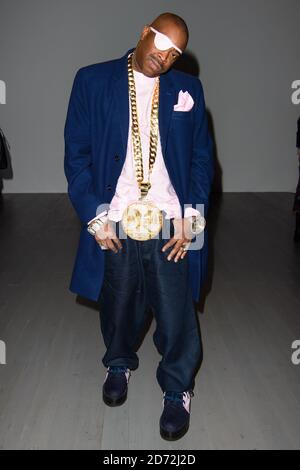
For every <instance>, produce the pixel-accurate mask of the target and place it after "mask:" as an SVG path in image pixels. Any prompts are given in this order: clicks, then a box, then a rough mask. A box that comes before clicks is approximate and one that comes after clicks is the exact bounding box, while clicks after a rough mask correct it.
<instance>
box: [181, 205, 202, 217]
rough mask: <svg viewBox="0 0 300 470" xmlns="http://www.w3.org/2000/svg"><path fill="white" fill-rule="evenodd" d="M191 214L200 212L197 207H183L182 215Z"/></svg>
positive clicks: (189, 215) (188, 215)
mask: <svg viewBox="0 0 300 470" xmlns="http://www.w3.org/2000/svg"><path fill="white" fill-rule="evenodd" d="M192 215H200V216H201V213H200V212H199V211H197V209H194V208H193V207H186V208H185V209H184V217H191V216H192Z"/></svg>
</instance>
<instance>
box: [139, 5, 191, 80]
mask: <svg viewBox="0 0 300 470" xmlns="http://www.w3.org/2000/svg"><path fill="white" fill-rule="evenodd" d="M150 26H152V27H153V28H154V29H156V30H157V31H159V32H160V33H162V34H164V35H166V36H167V37H168V38H169V40H170V41H171V42H172V43H173V44H174V45H175V46H176V47H177V48H179V49H180V50H181V51H184V50H185V48H186V46H187V43H188V40H189V31H188V27H187V25H186V23H185V21H184V20H183V19H182V18H181V17H180V16H178V15H175V14H174V13H169V12H166V13H162V14H160V15H159V16H157V17H156V18H155V19H154V20H153V21H152V23H151V24H147V25H145V26H144V28H143V31H142V33H141V36H140V39H139V42H138V44H137V46H136V48H135V51H134V55H133V68H134V69H135V70H137V71H139V72H142V73H143V74H144V75H147V76H148V77H155V76H158V75H161V74H162V73H165V72H167V71H168V70H169V68H170V67H172V65H173V64H174V62H175V61H176V60H177V59H178V58H179V57H180V55H181V54H180V52H179V51H178V50H177V49H176V48H175V47H173V46H170V47H169V49H167V50H161V49H157V48H156V46H155V44H154V38H155V34H156V33H155V32H153V31H152V30H151V29H150Z"/></svg>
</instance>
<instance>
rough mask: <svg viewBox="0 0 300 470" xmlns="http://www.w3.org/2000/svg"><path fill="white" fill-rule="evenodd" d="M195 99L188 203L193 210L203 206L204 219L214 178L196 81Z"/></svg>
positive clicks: (204, 111)
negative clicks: (199, 205)
mask: <svg viewBox="0 0 300 470" xmlns="http://www.w3.org/2000/svg"><path fill="white" fill-rule="evenodd" d="M196 90H197V91H196V99H195V108H194V130H193V156H192V163H191V168H190V171H191V176H190V191H189V201H187V203H188V204H191V205H192V207H193V208H194V209H197V207H196V205H197V204H204V213H203V211H202V210H201V213H202V215H204V217H205V216H206V215H207V212H208V207H209V195H210V191H211V185H212V181H213V177H214V172H215V168H214V160H213V141H212V138H211V136H210V133H209V130H208V122H207V114H206V107H205V99H204V93H203V87H202V84H201V81H200V80H199V79H197V80H196Z"/></svg>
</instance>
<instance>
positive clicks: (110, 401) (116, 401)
mask: <svg viewBox="0 0 300 470" xmlns="http://www.w3.org/2000/svg"><path fill="white" fill-rule="evenodd" d="M102 398H103V401H104V403H105V404H106V405H107V406H111V407H113V406H120V405H123V403H124V402H125V401H126V399H127V392H126V394H125V395H123V396H122V397H120V398H117V399H113V398H110V397H108V396H107V395H105V394H104V393H103V394H102Z"/></svg>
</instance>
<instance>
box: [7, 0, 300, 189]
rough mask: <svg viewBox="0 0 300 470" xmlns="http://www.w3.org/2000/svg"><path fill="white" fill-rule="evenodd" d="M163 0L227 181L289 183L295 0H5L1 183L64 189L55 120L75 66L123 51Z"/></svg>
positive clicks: (299, 7)
mask: <svg viewBox="0 0 300 470" xmlns="http://www.w3.org/2000/svg"><path fill="white" fill-rule="evenodd" d="M164 11H172V12H174V13H177V14H179V15H181V16H182V17H183V18H184V19H185V20H186V22H187V24H188V26H189V29H190V41H189V44H188V48H187V51H188V52H189V53H190V54H192V55H193V56H194V57H195V58H196V59H197V61H198V63H199V70H200V74H199V76H200V78H201V80H202V82H203V85H204V90H205V96H206V104H207V108H208V110H209V112H210V114H211V117H212V121H213V126H214V136H215V139H216V146H217V151H218V161H219V165H220V167H221V170H222V179H223V190H224V191H294V190H295V185H296V179H297V171H298V163H297V158H296V149H295V140H296V136H295V133H296V121H297V117H298V115H299V114H300V105H297V106H296V105H293V104H292V103H291V93H292V90H291V83H292V82H293V81H294V80H296V79H300V67H299V56H300V51H299V45H300V27H299V18H300V2H299V0H286V1H284V0H263V1H262V0H193V1H192V0H190V1H188V0H185V1H184V2H183V1H182V0H181V1H177V0H172V1H157V0H152V1H151V2H149V1H143V0H139V1H138V0H131V1H130V0H127V1H122V0H110V1H109V2H108V1H99V0H98V1H97V0H60V1H58V0H52V1H50V0H24V1H16V0H1V7H0V79H1V80H4V81H5V83H6V88H7V96H6V104H0V127H2V128H3V130H4V131H5V133H6V135H7V138H8V140H9V142H10V144H11V150H12V165H13V172H14V174H13V179H11V180H4V189H3V192H4V193H11V192H65V191H66V180H65V176H64V172H63V157H64V142H63V127H64V122H65V116H66V108H67V103H68V99H69V94H70V91H71V86H72V82H73V78H74V74H75V72H76V70H77V69H78V68H79V67H82V66H84V65H88V64H90V63H95V62H101V61H104V60H108V59H111V58H117V57H120V56H121V55H123V54H124V53H125V52H126V51H127V50H128V49H129V48H131V47H134V46H135V45H136V43H137V41H138V37H139V34H140V32H141V30H142V27H143V25H144V24H146V23H148V22H150V21H152V20H153V19H154V18H155V17H156V16H157V15H158V14H160V13H161V12H164Z"/></svg>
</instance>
